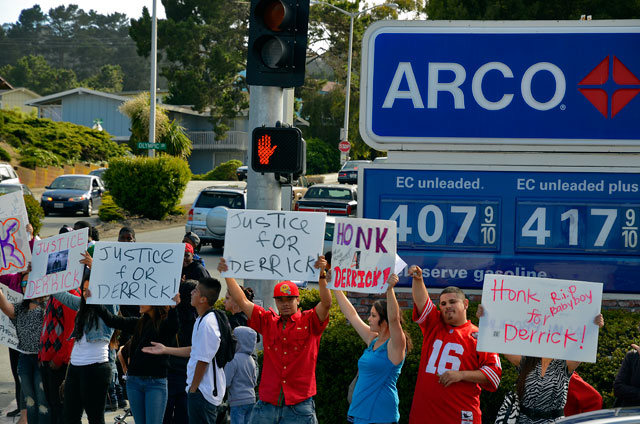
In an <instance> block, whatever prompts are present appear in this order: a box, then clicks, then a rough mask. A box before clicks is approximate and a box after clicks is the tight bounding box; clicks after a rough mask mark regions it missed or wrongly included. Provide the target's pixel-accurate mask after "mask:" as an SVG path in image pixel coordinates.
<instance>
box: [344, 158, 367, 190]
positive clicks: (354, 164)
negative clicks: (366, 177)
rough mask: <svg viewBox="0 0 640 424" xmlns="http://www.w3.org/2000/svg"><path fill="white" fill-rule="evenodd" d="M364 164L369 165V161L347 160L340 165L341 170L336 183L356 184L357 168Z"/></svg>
mask: <svg viewBox="0 0 640 424" xmlns="http://www.w3.org/2000/svg"><path fill="white" fill-rule="evenodd" d="M365 163H371V161H370V160H348V161H346V162H345V163H344V165H342V169H340V171H338V182H339V183H340V184H357V183H358V168H360V165H362V164H365Z"/></svg>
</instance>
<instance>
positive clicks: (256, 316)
mask: <svg viewBox="0 0 640 424" xmlns="http://www.w3.org/2000/svg"><path fill="white" fill-rule="evenodd" d="M314 266H315V267H316V268H319V269H320V270H321V271H320V279H319V280H318V286H319V292H320V303H318V304H317V305H316V307H315V308H313V309H310V310H306V311H300V310H298V305H299V303H300V297H299V292H298V286H296V285H295V284H294V283H292V282H291V281H281V282H280V283H278V284H276V286H275V287H274V289H273V297H274V299H275V303H276V307H277V308H278V312H279V314H276V313H275V312H274V311H273V310H271V309H270V310H268V311H267V310H266V309H264V308H263V307H261V306H258V305H255V304H254V303H252V302H250V301H249V300H248V299H247V298H246V296H245V294H244V292H243V291H242V288H241V287H240V286H239V285H238V283H237V282H236V280H235V279H234V278H225V281H226V282H227V289H228V291H229V293H230V294H231V297H232V298H233V300H234V301H235V302H236V303H237V304H238V306H239V307H240V309H241V310H242V311H243V312H244V313H245V314H247V316H248V317H249V322H248V326H249V327H251V328H253V329H254V330H256V332H258V333H260V334H261V335H262V338H263V344H264V362H263V365H262V377H261V379H260V387H259V394H260V400H259V401H258V403H256V406H255V407H254V409H253V418H252V424H276V423H277V424H306V423H309V424H315V423H317V422H318V420H317V419H316V411H315V403H314V401H313V396H315V394H316V373H315V369H316V362H317V359H318V349H319V348H320V337H321V336H322V332H323V331H324V329H325V328H326V327H327V324H328V323H329V309H330V308H331V292H330V291H329V288H328V287H327V279H326V278H327V277H326V272H325V269H326V266H327V261H326V260H325V258H324V257H323V256H320V257H319V258H318V260H317V261H316V263H315V264H314ZM227 270H228V267H227V264H226V262H225V260H224V258H220V263H219V265H218V271H219V272H221V273H222V272H226V271H227Z"/></svg>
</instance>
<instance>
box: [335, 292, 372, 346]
mask: <svg viewBox="0 0 640 424" xmlns="http://www.w3.org/2000/svg"><path fill="white" fill-rule="evenodd" d="M335 295H336V300H337V301H338V306H340V310H341V311H342V314H343V315H344V317H345V318H346V319H347V320H348V321H349V322H350V323H351V325H352V326H353V328H355V330H356V331H357V332H358V335H359V336H360V338H361V339H362V340H363V341H364V342H365V343H366V345H367V346H369V343H371V340H373V339H374V338H375V337H376V336H377V335H378V333H374V332H372V331H371V329H370V328H369V326H368V325H367V324H366V323H365V322H364V321H362V318H360V315H358V312H357V311H356V308H354V307H353V305H352V304H351V302H349V299H347V296H345V295H344V293H343V292H341V291H339V290H336V291H335Z"/></svg>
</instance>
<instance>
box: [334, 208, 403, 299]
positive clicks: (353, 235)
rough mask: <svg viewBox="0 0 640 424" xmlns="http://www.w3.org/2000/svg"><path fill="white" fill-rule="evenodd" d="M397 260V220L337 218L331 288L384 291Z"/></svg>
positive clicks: (373, 291)
mask: <svg viewBox="0 0 640 424" xmlns="http://www.w3.org/2000/svg"><path fill="white" fill-rule="evenodd" d="M395 262H396V221H386V220H378V219H355V218H346V219H345V218H336V226H335V229H334V231H333V245H332V248H331V284H329V288H331V289H334V290H348V291H354V292H363V293H383V292H384V291H386V290H387V286H386V282H387V278H388V277H389V275H390V274H391V273H392V272H394V269H395Z"/></svg>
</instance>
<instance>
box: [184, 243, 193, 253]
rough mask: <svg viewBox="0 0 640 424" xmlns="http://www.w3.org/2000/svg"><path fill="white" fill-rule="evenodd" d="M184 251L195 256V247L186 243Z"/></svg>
mask: <svg viewBox="0 0 640 424" xmlns="http://www.w3.org/2000/svg"><path fill="white" fill-rule="evenodd" d="M184 251H185V252H189V253H191V254H193V246H191V245H190V244H189V243H185V244H184Z"/></svg>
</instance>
